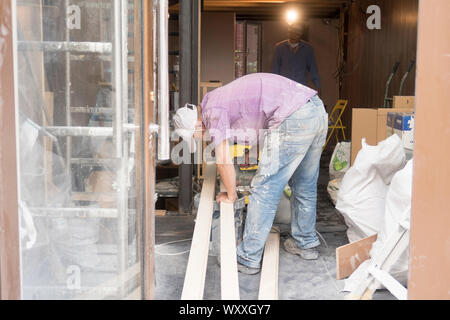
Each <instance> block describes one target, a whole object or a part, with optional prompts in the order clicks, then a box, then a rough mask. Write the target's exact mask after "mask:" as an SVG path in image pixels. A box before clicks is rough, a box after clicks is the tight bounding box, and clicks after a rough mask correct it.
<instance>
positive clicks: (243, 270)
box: [237, 262, 261, 275]
mask: <svg viewBox="0 0 450 320" xmlns="http://www.w3.org/2000/svg"><path fill="white" fill-rule="evenodd" d="M237 268H238V271H239V272H240V273H243V274H250V275H253V274H257V273H259V272H260V271H261V268H250V267H247V266H244V265H243V264H241V263H239V262H238V263H237Z"/></svg>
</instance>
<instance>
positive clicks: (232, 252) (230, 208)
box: [220, 202, 239, 300]
mask: <svg viewBox="0 0 450 320" xmlns="http://www.w3.org/2000/svg"><path fill="white" fill-rule="evenodd" d="M220 266H221V267H220V275H221V289H222V300H239V280H238V270H237V259H236V230H235V226H234V205H233V203H224V202H222V203H221V204H220Z"/></svg>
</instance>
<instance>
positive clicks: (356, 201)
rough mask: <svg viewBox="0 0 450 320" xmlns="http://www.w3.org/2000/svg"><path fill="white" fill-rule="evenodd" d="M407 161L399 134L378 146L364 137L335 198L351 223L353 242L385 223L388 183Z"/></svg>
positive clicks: (375, 230)
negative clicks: (371, 143) (367, 142)
mask: <svg viewBox="0 0 450 320" xmlns="http://www.w3.org/2000/svg"><path fill="white" fill-rule="evenodd" d="M405 164H406V160H405V151H404V149H403V145H402V141H401V140H400V138H399V137H398V136H397V135H392V136H390V137H389V138H387V139H386V140H383V141H381V142H380V143H378V145H376V146H369V145H367V144H366V141H365V139H362V149H361V150H360V151H359V153H358V155H357V156H356V159H355V163H354V164H353V166H352V167H351V168H350V169H349V170H348V171H347V173H346V174H345V176H344V178H343V179H342V184H341V186H340V188H339V192H338V196H337V202H336V209H337V210H338V211H339V212H340V213H341V214H342V215H343V217H344V220H345V223H346V225H347V226H348V229H347V236H348V239H349V241H350V242H354V241H357V240H361V239H363V238H365V237H368V236H371V235H373V234H375V233H377V232H379V231H380V229H381V228H382V227H383V224H384V210H385V199H386V193H387V190H388V186H389V184H390V183H391V179H392V177H393V176H394V174H395V173H396V172H397V171H398V170H400V169H402V168H403V167H404V166H405Z"/></svg>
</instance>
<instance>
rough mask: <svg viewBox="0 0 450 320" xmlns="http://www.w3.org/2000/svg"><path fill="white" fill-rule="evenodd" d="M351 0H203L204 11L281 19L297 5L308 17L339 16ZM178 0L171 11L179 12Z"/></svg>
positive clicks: (170, 3)
mask: <svg viewBox="0 0 450 320" xmlns="http://www.w3.org/2000/svg"><path fill="white" fill-rule="evenodd" d="M349 1H350V0H203V11H206V12H208V11H219V12H235V13H236V15H237V17H240V18H247V19H263V20H265V19H270V20H271V19H279V18H280V17H282V16H283V15H284V12H285V10H286V8H287V7H291V6H296V7H298V8H299V10H300V11H301V13H302V16H303V17H306V18H334V17H339V11H340V8H341V7H342V6H344V5H346V4H347V3H348V2H349ZM178 2H179V1H178V0H170V1H169V6H170V13H171V14H176V13H177V12H178V6H179V5H178Z"/></svg>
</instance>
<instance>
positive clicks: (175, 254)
mask: <svg viewBox="0 0 450 320" xmlns="http://www.w3.org/2000/svg"><path fill="white" fill-rule="evenodd" d="M190 240H192V238H189V239H183V240H175V241H170V242H166V243H161V244H158V245H156V246H155V249H156V248H158V247H162V246H166V245H169V244H174V243H180V242H185V241H190ZM189 251H191V250H190V249H189V250H186V251H182V252H176V253H160V252H158V251H156V250H155V253H156V254H157V255H159V256H179V255H182V254H185V253H188V252H189Z"/></svg>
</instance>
